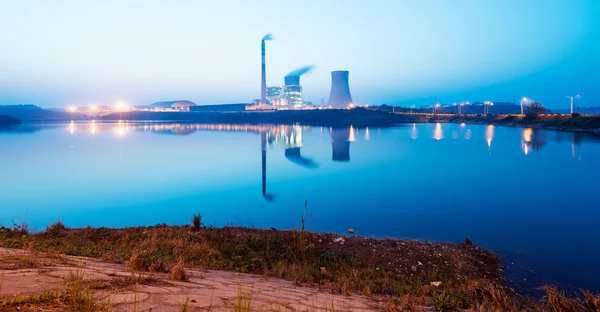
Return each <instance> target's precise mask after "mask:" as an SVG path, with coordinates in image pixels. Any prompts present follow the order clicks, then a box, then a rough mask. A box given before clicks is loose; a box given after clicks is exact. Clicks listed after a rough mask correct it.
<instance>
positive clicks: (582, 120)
mask: <svg viewBox="0 0 600 312" xmlns="http://www.w3.org/2000/svg"><path fill="white" fill-rule="evenodd" d="M16 117H19V116H16ZM68 117H69V116H66V118H65V117H63V118H61V119H44V118H39V115H36V116H35V118H31V119H28V118H27V116H25V117H22V118H20V119H21V120H22V124H31V123H49V124H52V123H61V122H70V121H77V122H83V121H91V120H96V121H102V122H118V121H130V122H155V123H169V122H170V123H175V122H177V123H201V124H240V125H242V124H251V125H259V124H285V125H292V124H300V125H305V126H323V127H349V126H355V127H394V126H400V125H405V124H411V123H463V122H464V123H468V124H487V125H495V126H506V127H519V128H534V129H545V130H554V131H565V132H579V133H590V134H598V135H600V116H575V117H572V116H571V115H540V116H522V115H422V114H407V113H392V112H386V111H381V110H375V109H364V108H355V109H350V110H307V111H293V110H291V111H268V112H124V113H112V114H109V115H105V116H98V117H95V118H91V117H90V118H82V116H81V115H72V116H70V117H71V118H70V119H69V118H68ZM13 118H14V117H13ZM13 118H11V119H13Z"/></svg>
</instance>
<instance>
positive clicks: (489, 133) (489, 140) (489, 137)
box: [485, 125, 494, 149]
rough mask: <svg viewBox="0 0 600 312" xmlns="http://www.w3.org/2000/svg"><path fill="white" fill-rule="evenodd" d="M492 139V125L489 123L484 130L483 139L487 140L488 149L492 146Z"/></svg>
mask: <svg viewBox="0 0 600 312" xmlns="http://www.w3.org/2000/svg"><path fill="white" fill-rule="evenodd" d="M493 139H494V126H493V125H489V126H487V128H486V130H485V141H486V142H487V145H488V149H490V148H492V140H493Z"/></svg>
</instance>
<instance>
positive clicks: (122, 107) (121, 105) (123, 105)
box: [115, 101, 127, 111]
mask: <svg viewBox="0 0 600 312" xmlns="http://www.w3.org/2000/svg"><path fill="white" fill-rule="evenodd" d="M115 108H116V109H117V110H118V111H124V110H126V109H127V103H125V102H124V101H117V103H116V104H115Z"/></svg>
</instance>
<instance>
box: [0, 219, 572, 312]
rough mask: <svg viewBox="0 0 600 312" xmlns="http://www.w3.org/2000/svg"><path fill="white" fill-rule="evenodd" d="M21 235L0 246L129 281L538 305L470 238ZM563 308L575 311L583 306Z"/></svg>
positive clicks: (218, 231) (276, 233)
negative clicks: (142, 278) (247, 277)
mask: <svg viewBox="0 0 600 312" xmlns="http://www.w3.org/2000/svg"><path fill="white" fill-rule="evenodd" d="M27 229H28V227H27V226H26V225H16V226H14V227H13V228H6V227H2V226H0V247H4V248H13V249H21V250H28V251H29V252H31V253H33V254H52V255H65V256H75V257H90V258H94V259H97V260H94V261H101V262H102V263H105V264H106V265H108V264H111V263H112V264H117V265H121V266H122V267H123V269H124V270H129V271H130V272H132V273H131V274H134V272H142V273H144V274H171V275H173V276H174V274H175V273H174V272H177V270H179V269H178V268H181V270H184V269H183V268H185V270H200V272H201V271H205V270H217V271H224V272H237V273H247V274H254V275H258V276H263V277H268V278H275V279H280V280H287V281H291V282H293V283H295V284H296V285H298V286H302V287H312V288H315V289H319V291H324V292H327V293H330V294H338V295H345V296H363V297H367V298H382V297H385V298H389V300H391V302H393V303H394V304H398V305H406V304H407V303H406V302H410V307H412V308H415V307H429V308H436V309H443V307H446V308H448V309H449V310H447V311H451V310H453V309H475V308H476V307H482V306H483V307H487V309H495V310H498V309H500V310H505V311H517V310H521V309H522V308H524V307H526V306H529V305H542V304H543V303H542V302H536V301H533V300H532V299H528V298H525V297H521V296H519V295H518V294H517V293H515V292H514V291H513V290H512V289H510V288H508V287H507V286H506V282H505V281H504V279H503V275H504V271H503V267H502V263H501V258H500V257H499V256H498V255H496V254H495V253H493V252H491V251H489V250H487V249H484V248H480V247H477V246H474V245H473V243H472V242H471V241H470V240H468V239H465V241H464V242H463V243H460V244H451V243H438V242H427V241H425V242H422V241H415V240H404V239H373V238H366V237H361V236H355V235H338V234H333V233H316V232H307V231H305V230H304V228H303V227H302V228H300V229H298V230H275V229H271V230H258V229H250V228H242V227H222V228H215V227H205V226H204V225H203V224H202V221H201V217H199V216H195V217H194V219H193V222H192V225H183V226H167V225H164V224H163V225H156V226H140V227H128V228H103V227H100V228H92V227H87V228H73V229H71V228H67V227H65V226H64V225H63V224H62V223H61V222H60V221H59V222H56V223H53V224H51V225H49V226H48V227H47V229H46V230H45V231H43V232H38V233H29V231H28V230H27ZM34 260H35V259H34ZM2 269H6V268H2ZM185 270H184V271H183V273H182V274H185ZM104 273H106V272H104ZM3 274H4V273H3ZM540 286H543V285H540ZM553 291H556V290H555V289H554V288H547V289H546V292H547V293H551V292H553ZM556 292H557V293H558V291H556ZM569 300H575V301H573V304H576V300H579V299H569ZM4 303H6V301H4ZM1 306H2V305H1V304H0V307H1ZM403 308H408V307H403Z"/></svg>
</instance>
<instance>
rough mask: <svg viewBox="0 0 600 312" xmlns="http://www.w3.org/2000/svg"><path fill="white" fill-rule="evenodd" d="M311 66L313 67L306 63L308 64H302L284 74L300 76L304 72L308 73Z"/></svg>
mask: <svg viewBox="0 0 600 312" xmlns="http://www.w3.org/2000/svg"><path fill="white" fill-rule="evenodd" d="M313 68H315V67H314V66H312V65H308V66H304V67H301V68H298V69H295V70H292V71H291V72H290V73H289V74H287V75H286V76H298V77H300V76H302V75H304V74H306V73H308V72H309V71H311V70H312V69H313Z"/></svg>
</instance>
